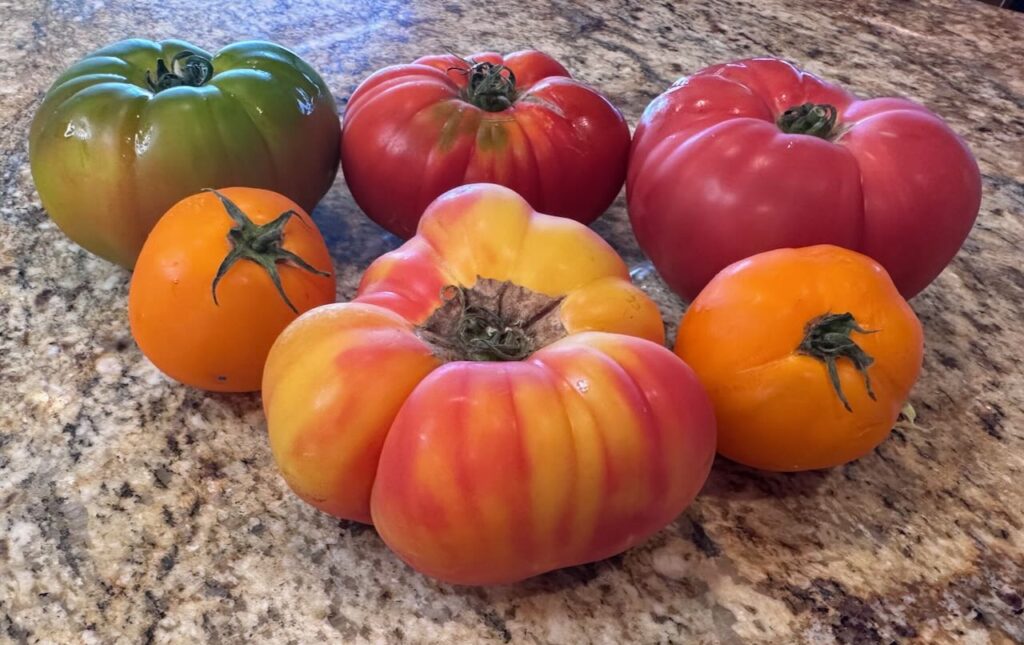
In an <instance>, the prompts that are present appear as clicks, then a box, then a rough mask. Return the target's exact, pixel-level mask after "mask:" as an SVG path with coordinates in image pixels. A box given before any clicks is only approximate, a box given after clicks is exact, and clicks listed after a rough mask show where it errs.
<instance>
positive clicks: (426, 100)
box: [341, 50, 629, 238]
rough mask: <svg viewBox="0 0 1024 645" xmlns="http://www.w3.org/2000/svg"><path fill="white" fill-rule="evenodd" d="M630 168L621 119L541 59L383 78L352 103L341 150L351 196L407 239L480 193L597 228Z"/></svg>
mask: <svg viewBox="0 0 1024 645" xmlns="http://www.w3.org/2000/svg"><path fill="white" fill-rule="evenodd" d="M628 156H629V128H628V127H627V125H626V121H625V120H624V119H623V118H622V115H621V114H620V113H619V111H618V110H617V109H616V108H615V107H614V106H613V105H612V104H611V103H609V102H608V100H607V99H606V98H604V97H603V96H602V95H601V94H599V93H598V92H597V91H596V90H594V89H592V88H590V87H588V86H587V85H584V84H583V83H581V82H579V81H576V80H574V79H572V78H571V77H570V76H569V72H567V71H566V69H565V68H564V67H562V66H561V65H560V64H559V63H558V62H557V61H555V60H554V59H553V58H551V57H550V56H548V55H546V54H543V53H541V52H538V51H532V50H528V51H520V52H516V53H513V54H509V55H507V56H504V57H503V56H501V55H500V54H496V53H493V52H488V53H481V54H474V55H473V56H471V57H469V59H463V58H460V57H458V56H452V55H444V56H426V57H423V58H420V59H419V60H417V61H415V62H414V63H412V64H411V65H395V66H392V67H387V68H384V69H382V70H380V71H378V72H377V73H375V74H373V75H372V76H370V77H369V78H367V79H366V80H365V81H363V82H362V84H360V85H359V87H358V88H356V91H355V92H354V93H353V94H352V97H351V98H350V99H349V102H348V107H347V108H346V110H345V119H344V125H343V130H342V141H341V163H342V170H343V171H344V173H345V181H346V183H347V184H348V186H349V188H350V189H351V191H352V196H353V197H354V198H355V200H356V202H357V203H358V204H359V206H360V208H362V209H363V211H365V212H366V214H367V215H369V216H370V218H371V219H373V220H374V221H375V222H377V223H378V224H380V225H381V226H383V227H384V228H386V229H388V230H389V231H391V232H392V233H395V234H396V235H399V236H401V237H403V238H407V237H409V236H411V235H412V234H413V233H414V232H415V231H416V221H417V220H418V219H419V218H420V215H422V214H423V209H424V208H426V207H427V205H428V204H430V202H431V201H433V200H434V198H436V197H437V196H439V195H440V194H441V193H443V192H445V191H446V190H449V189H451V188H454V187H456V186H459V185H462V184H470V183H474V182H493V183H498V184H502V185H504V186H508V187H509V188H512V189H514V190H515V191H516V192H518V193H519V194H520V195H522V196H523V197H525V198H526V200H527V201H528V202H529V203H530V204H531V205H532V206H533V207H534V208H536V209H537V210H539V211H541V212H544V213H550V214H552V215H560V216H563V217H569V218H572V219H575V220H578V221H580V222H583V223H584V224H586V223H589V222H591V221H592V220H594V219H596V218H597V217H598V216H599V215H601V213H603V212H604V210H605V209H606V208H608V205H609V204H611V202H612V200H613V199H615V196H616V195H617V194H618V193H619V189H620V188H621V187H622V182H623V179H625V176H626V162H627V159H628Z"/></svg>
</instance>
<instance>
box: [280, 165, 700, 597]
mask: <svg viewBox="0 0 1024 645" xmlns="http://www.w3.org/2000/svg"><path fill="white" fill-rule="evenodd" d="M663 341H664V331H663V325H662V321H661V318H660V315H659V313H658V309H657V307H656V306H655V305H654V303H653V302H652V301H651V300H650V299H648V298H647V297H646V296H645V295H644V294H643V293H642V292H641V291H640V290H638V289H637V288H636V287H634V286H633V285H632V284H630V282H629V275H628V273H627V269H626V266H625V264H624V263H623V262H622V260H621V259H620V258H619V257H618V256H617V255H616V254H615V252H614V251H613V250H612V249H611V248H610V247H609V246H608V245H607V244H606V243H605V242H604V241H603V240H601V238H600V237H599V236H598V235H597V234H595V233H594V232H593V231H591V230H590V229H588V228H586V227H585V226H583V225H581V224H579V223H577V222H573V221H570V220H567V219H561V218H557V217H550V216H547V215H541V214H537V213H534V212H533V211H532V210H531V208H530V207H529V205H528V204H527V203H526V202H525V201H524V200H523V199H522V198H521V197H519V196H518V195H516V194H515V193H513V192H512V191H510V190H508V189H505V188H502V187H500V186H495V185H474V186H467V187H464V188H459V189H456V190H453V191H451V192H449V193H447V194H446V195H444V196H443V197H441V198H440V199H438V200H437V201H436V202H435V203H434V204H433V205H432V206H431V207H430V208H429V209H428V211H427V212H426V214H424V216H423V219H422V220H421V222H420V225H419V231H418V233H417V235H416V236H415V237H414V238H412V239H411V240H410V241H409V242H407V243H406V244H405V245H404V246H402V247H401V248H399V249H398V250H396V251H394V252H392V253H389V254H387V255H385V256H383V257H381V258H380V259H378V260H377V261H376V262H375V263H374V264H373V265H371V266H370V268H369V269H368V270H367V272H366V274H365V275H364V277H363V280H362V284H361V286H360V289H359V292H358V295H357V297H356V299H355V300H354V301H353V302H351V303H347V304H337V305H328V306H326V307H321V308H318V309H315V310H313V311H311V312H308V313H307V314H305V315H304V316H302V317H300V318H299V319H297V320H296V321H295V322H294V323H293V324H292V325H291V326H290V327H288V329H287V330H285V332H284V333H283V334H282V335H281V337H280V338H279V339H278V341H277V343H276V344H275V345H274V348H273V349H272V350H271V353H270V356H269V358H268V361H267V365H266V371H265V374H264V384H263V397H264V399H263V401H264V407H265V410H266V413H267V420H268V427H269V432H270V440H271V446H272V448H273V452H274V457H275V458H276V460H277V463H278V465H279V466H280V468H281V471H282V473H283V474H284V477H285V479H286V480H287V481H288V484H289V485H290V486H291V487H292V489H293V490H294V491H295V492H296V493H297V494H298V495H299V496H300V497H302V498H303V499H305V500H306V501H308V502H310V503H311V504H313V505H315V506H316V507H318V508H320V509H322V510H324V511H327V512H329V513H332V514H334V515H337V516H339V517H344V518H349V519H354V520H358V521H361V522H371V521H372V522H373V523H374V524H375V525H376V527H377V530H378V531H379V532H380V534H381V536H382V537H383V538H384V540H385V542H387V544H388V545H389V546H390V547H391V548H392V549H394V550H395V551H396V552H397V553H398V554H399V555H400V556H401V557H402V558H403V559H405V560H406V561H407V562H408V563H409V564H411V565H412V566H414V567H415V568H417V569H419V570H420V571H423V572H425V573H427V574H430V575H432V576H436V577H438V578H441V579H444V580H447V581H451V582H457V583H465V584H485V583H502V582H511V581H515V580H519V579H522V578H526V577H529V576H532V575H536V574H538V573H542V572H544V571H548V570H551V569H555V568H559V567H564V566H569V565H573V564H579V563H583V562H589V561H592V560H597V559H600V558H605V557H608V556H611V555H613V554H615V553H618V552H620V551H623V550H624V549H627V548H629V547H630V546H632V545H634V544H637V543H638V542H640V541H642V540H644V539H645V538H646V537H647V536H649V535H650V534H651V533H653V532H654V531H657V530H659V529H660V528H662V527H663V526H664V525H665V524H666V523H668V522H669V521H671V520H672V519H673V518H674V517H675V516H676V515H678V514H679V513H680V512H681V511H682V510H683V509H684V508H685V507H686V505H687V504H689V502H690V501H691V500H692V499H693V497H694V496H695V495H696V494H697V491H698V490H699V489H700V487H701V485H702V484H703V482H704V480H705V478H706V477H707V474H708V471H709V469H710V467H711V461H712V458H713V454H714V449H715V427H714V416H713V414H712V411H711V406H710V403H709V402H708V399H707V396H706V395H705V393H704V391H703V389H702V388H701V387H700V385H699V384H698V382H697V380H696V378H695V376H694V375H693V373H692V371H691V370H690V369H689V368H688V367H687V366H686V364H685V363H683V362H682V361H681V360H679V359H678V358H677V357H676V356H674V355H673V354H672V353H671V352H669V351H668V350H667V349H665V348H664V347H663V346H662V342H663Z"/></svg>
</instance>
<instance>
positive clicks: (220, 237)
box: [128, 188, 334, 392]
mask: <svg viewBox="0 0 1024 645" xmlns="http://www.w3.org/2000/svg"><path fill="white" fill-rule="evenodd" d="M330 302H334V268H333V267H332V265H331V257H330V255H329V254H328V252H327V245H326V244H324V240H323V238H322V237H321V236H320V232H319V231H318V230H317V228H316V224H314V223H313V220H312V219H311V218H310V217H309V215H307V214H306V213H305V211H303V210H302V209H301V208H300V207H299V206H298V205H297V204H296V203H295V202H293V201H291V200H290V199H288V198H287V197H284V196H283V195H279V194H277V193H273V192H271V191H268V190H260V189H257V188H225V189H224V190H220V191H216V192H213V191H210V192H203V193H200V194H198V195H193V196H191V197H187V198H185V199H183V200H182V201H180V202H178V203H177V204H176V205H175V206H174V207H173V208H171V210H169V211H168V212H167V214H166V215H164V217H163V218H161V219H160V221H159V222H157V225H156V226H155V227H154V228H153V232H152V233H150V235H149V238H148V239H147V240H146V244H145V245H144V246H143V247H142V252H141V253H140V254H139V260H138V263H136V265H135V272H134V273H133V274H132V282H131V287H130V289H129V292H128V318H129V321H130V323H131V330H132V335H133V336H134V337H135V341H136V342H137V343H138V345H139V349H141V350H142V353H143V354H145V355H146V357H148V358H149V359H150V360H151V361H152V362H153V364H154V365H156V366H157V367H158V368H159V369H160V370H161V371H163V372H164V373H166V374H167V375H168V376H170V377H171V378H174V379H176V380H178V381H181V382H182V383H185V384H187V385H191V386H193V387H198V388H202V389H204V390H215V391H219V392H250V391H253V390H258V389H259V388H260V382H261V379H262V375H263V364H264V362H265V361H266V357H267V353H268V352H269V351H270V346H271V345H272V344H273V343H274V340H275V339H276V338H277V336H278V335H279V334H280V333H281V331H282V330H283V329H284V328H285V327H286V326H287V325H288V323H290V322H292V321H293V320H294V319H295V318H296V317H297V316H298V315H299V314H300V313H302V312H304V311H307V310H309V309H311V308H313V307H316V306H318V305H324V304H327V303H330Z"/></svg>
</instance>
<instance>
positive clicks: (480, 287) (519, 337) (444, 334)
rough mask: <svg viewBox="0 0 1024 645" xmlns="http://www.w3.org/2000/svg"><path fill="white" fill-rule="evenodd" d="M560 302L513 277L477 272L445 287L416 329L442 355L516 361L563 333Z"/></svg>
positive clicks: (561, 335)
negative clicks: (469, 282)
mask: <svg viewBox="0 0 1024 645" xmlns="http://www.w3.org/2000/svg"><path fill="white" fill-rule="evenodd" d="M561 303H562V298H552V297H550V296H546V295H544V294H540V293H536V292H534V291H531V290H529V289H526V288H525V287H521V286H519V285H517V284H514V283H512V282H508V281H499V280H491V279H487V278H477V282H476V284H475V285H473V286H472V287H469V288H467V287H463V286H461V285H448V286H446V287H444V288H443V289H442V290H441V306H440V307H438V309H437V310H436V311H435V312H434V313H433V314H432V315H431V316H430V318H428V319H427V321H426V322H425V323H424V324H423V325H422V326H421V327H420V328H419V329H418V332H419V334H420V336H421V337H422V338H423V339H424V340H425V341H427V342H428V343H429V344H430V345H431V346H433V347H435V348H436V349H437V350H438V354H439V355H440V356H441V357H442V358H445V359H446V360H452V361H457V360H462V361H519V360H523V359H524V358H526V357H527V356H529V355H530V354H532V353H533V352H535V351H536V350H538V349H540V348H541V347H543V346H545V345H548V344H550V343H552V342H554V341H555V340H558V339H559V338H562V337H564V336H565V328H564V327H563V326H562V323H561V318H560V316H559V305H561Z"/></svg>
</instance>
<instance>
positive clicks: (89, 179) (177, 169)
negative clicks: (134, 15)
mask: <svg viewBox="0 0 1024 645" xmlns="http://www.w3.org/2000/svg"><path fill="white" fill-rule="evenodd" d="M340 137H341V130H340V123H339V120H338V112H337V106H336V105H335V103H334V97H333V96H332V95H331V92H330V90H329V89H328V88H327V86H326V85H325V84H324V81H323V79H321V78H320V76H319V75H318V74H317V73H316V72H315V71H313V69H312V68H311V67H310V66H309V65H308V64H306V62H304V61H303V60H302V59H301V58H299V57H298V56H297V55H295V54H294V53H292V52H290V51H288V50H287V49H285V48H284V47H281V46H279V45H275V44H273V43H267V42H255V41H253V42H240V43H235V44H233V45H229V46H228V47H225V48H224V49H222V50H220V52H218V53H217V54H216V55H215V56H211V55H210V54H208V53H206V52H204V51H203V50H201V49H199V48H198V47H194V46H192V45H190V44H189V43H186V42H183V41H180V40H165V41H162V42H159V43H157V42H152V41H148V40H136V39H133V40H124V41H121V42H118V43H114V44H113V45H110V46H108V47H104V48H103V49H100V50H99V51H96V52H94V53H92V54H90V55H88V56H86V57H85V58H83V59H82V60H80V61H78V62H77V63H75V64H74V65H73V66H71V68H69V69H68V70H67V71H66V72H64V74H62V75H61V76H60V77H59V78H58V79H57V80H56V82H55V83H54V84H53V86H52V87H51V88H50V90H49V92H47V94H46V97H45V98H44V99H43V103H42V105H41V106H40V107H39V111H38V112H37V113H36V115H35V119H34V120H33V122H32V130H31V134H30V138H29V158H30V161H31V165H32V178H33V180H34V181H35V184H36V189H37V190H38V191H39V196H40V198H41V199H42V202H43V206H44V207H45V208H46V210H47V211H48V212H49V214H50V217H52V218H53V220H54V221H55V222H56V223H57V225H58V226H60V228H61V229H62V230H63V231H64V232H65V233H66V234H67V235H68V237H70V238H71V239H72V240H74V241H75V242H77V243H78V244H80V245H81V246H83V247H85V248H86V249H87V250H89V251H91V252H93V253H95V254H96V255H99V256H101V257H104V258H106V259H108V260H111V261H113V262H117V263H118V264H121V265H123V266H126V267H131V266H132V265H133V264H134V263H135V258H136V257H137V256H138V254H139V250H140V249H141V248H142V243H143V242H144V241H145V240H146V236H147V235H148V234H149V231H150V229H152V228H153V225H154V224H156V221H157V220H158V219H159V218H160V216H162V215H163V214H164V213H165V212H166V211H167V210H168V209H170V207H171V206H173V205H174V204H176V203H177V202H178V201H180V200H182V199H184V198H185V197H188V196H189V195H192V194H195V193H197V192H199V191H200V190H202V189H204V188H225V187H230V186H247V187H252V188H265V189H269V190H273V191H276V192H279V193H282V194H284V195H286V196H288V197H290V198H291V199H292V200H293V201H295V202H297V203H298V204H299V205H300V206H302V207H303V208H304V209H305V210H306V211H312V209H313V207H314V206H315V205H316V204H317V202H319V201H320V199H321V198H322V197H323V196H324V194H325V193H326V192H327V190H328V189H329V188H330V186H331V183H332V182H333V181H334V177H335V174H336V173H337V170H338V157H339V154H340ZM225 243H226V242H225Z"/></svg>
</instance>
